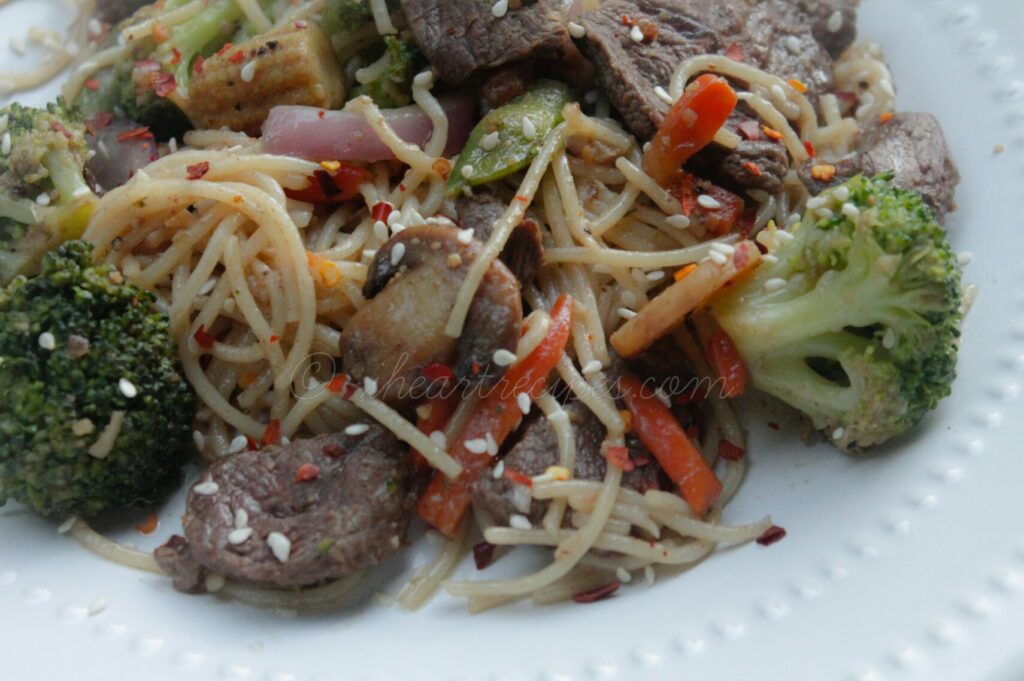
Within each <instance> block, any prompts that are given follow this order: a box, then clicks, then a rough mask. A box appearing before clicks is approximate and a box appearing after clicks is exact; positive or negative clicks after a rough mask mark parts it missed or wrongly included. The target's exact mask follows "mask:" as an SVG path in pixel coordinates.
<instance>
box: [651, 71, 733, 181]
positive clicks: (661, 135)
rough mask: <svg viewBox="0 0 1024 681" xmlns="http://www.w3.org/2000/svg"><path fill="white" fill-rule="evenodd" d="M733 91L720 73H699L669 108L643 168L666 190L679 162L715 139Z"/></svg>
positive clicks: (679, 172) (678, 175)
mask: <svg viewBox="0 0 1024 681" xmlns="http://www.w3.org/2000/svg"><path fill="white" fill-rule="evenodd" d="M736 102H737V98H736V92H735V90H733V89H732V87H730V86H729V83H728V82H727V81H726V80H725V79H724V78H722V77H721V76H713V75H711V74H705V75H703V76H700V77H698V78H697V80H695V81H694V82H693V83H691V84H690V86H689V87H687V88H686V91H685V92H684V93H683V96H682V97H680V98H679V99H678V100H677V101H676V103H675V104H674V105H673V106H672V108H671V109H670V110H669V112H668V115H666V116H665V120H664V121H663V122H662V124H661V127H660V128H658V132H657V133H655V135H654V139H652V140H651V147H650V149H648V151H647V152H646V153H645V154H644V170H645V171H646V172H647V174H648V175H650V176H651V177H653V178H654V180H655V182H657V183H658V184H660V185H661V186H662V187H665V188H666V189H668V188H670V187H672V186H674V185H675V184H676V183H678V182H679V180H680V179H681V178H682V175H683V164H684V163H686V162H687V161H689V160H690V159H691V158H692V157H693V156H694V155H695V154H696V153H697V152H698V151H700V150H701V149H703V148H704V147H706V146H707V145H708V144H710V143H711V141H712V140H713V139H714V138H715V134H716V133H718V131H719V129H721V127H722V126H723V125H725V121H726V120H727V119H728V118H729V115H730V114H731V113H732V112H733V109H735V108H736Z"/></svg>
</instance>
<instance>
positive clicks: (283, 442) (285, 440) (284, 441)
mask: <svg viewBox="0 0 1024 681" xmlns="http://www.w3.org/2000/svg"><path fill="white" fill-rule="evenodd" d="M291 443H292V441H291V440H289V439H288V438H287V437H285V436H284V435H282V436H281V446H282V447H285V446H287V445H290V444H291Z"/></svg>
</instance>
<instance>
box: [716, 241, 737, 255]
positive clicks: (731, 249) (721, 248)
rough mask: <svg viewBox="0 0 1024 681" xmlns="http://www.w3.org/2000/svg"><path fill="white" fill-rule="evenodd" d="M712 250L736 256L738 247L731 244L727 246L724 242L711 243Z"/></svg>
mask: <svg viewBox="0 0 1024 681" xmlns="http://www.w3.org/2000/svg"><path fill="white" fill-rule="evenodd" d="M711 249H712V250H715V251H718V252H719V253H721V254H722V255H735V253H736V247H735V246H733V245H731V244H727V243H725V242H723V241H713V242H712V243H711Z"/></svg>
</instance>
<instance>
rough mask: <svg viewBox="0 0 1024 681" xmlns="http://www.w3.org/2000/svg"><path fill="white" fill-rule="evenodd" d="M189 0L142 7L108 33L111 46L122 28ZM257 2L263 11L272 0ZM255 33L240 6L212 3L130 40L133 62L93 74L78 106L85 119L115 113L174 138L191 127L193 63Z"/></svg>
mask: <svg viewBox="0 0 1024 681" xmlns="http://www.w3.org/2000/svg"><path fill="white" fill-rule="evenodd" d="M187 1H188V0H164V2H163V5H162V6H161V7H160V8H159V9H158V8H157V6H156V5H147V6H145V7H143V8H142V9H140V10H139V11H138V12H136V13H135V14H134V15H132V16H131V17H129V18H128V19H125V20H124V21H123V22H121V24H120V25H118V26H117V27H116V28H115V29H114V30H113V31H111V37H110V45H114V44H116V43H117V40H118V39H119V36H120V35H121V32H122V31H124V30H125V29H126V28H130V27H131V26H135V25H138V24H139V23H141V22H143V21H145V20H147V19H153V18H154V17H157V16H158V15H159V14H160V13H163V12H169V11H172V10H175V9H177V8H179V7H181V6H183V5H185V4H187ZM258 4H259V5H260V6H261V7H262V8H263V9H264V10H265V11H266V10H268V9H269V8H270V5H271V4H272V2H271V0H258ZM157 24H158V25H159V21H158V22H157ZM129 32H130V31H129ZM256 33H257V31H256V30H255V29H254V28H253V26H252V25H251V24H250V23H249V22H248V21H247V20H246V17H245V13H244V12H243V11H242V9H241V7H240V5H239V3H238V2H236V1H235V0H212V1H211V2H210V3H209V4H208V5H207V6H206V7H205V8H204V9H203V10H202V11H201V12H199V13H197V14H195V15H193V16H192V17H190V18H188V19H186V20H185V21H183V22H181V23H178V24H175V25H174V26H172V27H170V28H161V29H160V35H159V36H157V35H151V36H149V37H147V38H144V39H140V40H137V41H135V42H133V43H132V49H131V58H130V59H127V60H124V61H123V62H121V63H119V64H116V65H114V66H112V67H110V68H108V69H106V70H104V71H102V72H101V73H99V74H97V75H96V76H95V78H94V80H95V82H94V83H93V84H92V87H91V88H85V89H83V90H82V92H81V93H80V94H79V95H78V98H77V100H76V104H78V105H79V106H80V107H81V108H82V110H83V111H84V112H85V115H86V117H91V116H94V115H96V114H98V113H103V112H112V111H116V112H117V113H119V114H121V115H122V116H123V117H125V118H127V119H129V120H133V121H136V122H138V123H141V124H142V125H145V126H147V127H149V129H150V130H151V131H152V132H153V134H154V135H155V136H156V137H157V139H160V140H165V139H168V138H170V137H175V136H178V135H180V134H182V133H184V132H185V131H187V130H188V129H190V128H191V124H190V123H189V121H188V117H187V116H186V114H187V112H188V110H189V106H188V102H189V100H188V96H189V87H188V86H189V80H190V78H191V76H192V74H193V73H194V72H195V69H196V68H197V62H198V61H199V60H200V59H205V58H206V57H209V56H210V55H211V54H213V53H214V52H216V51H218V50H220V49H221V48H223V47H224V46H225V45H227V44H228V43H231V42H235V43H238V42H242V41H244V40H247V39H248V38H251V37H253V35H255V34H256Z"/></svg>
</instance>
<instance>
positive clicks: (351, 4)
mask: <svg viewBox="0 0 1024 681" xmlns="http://www.w3.org/2000/svg"><path fill="white" fill-rule="evenodd" d="M371 21H373V11H372V10H371V9H370V3H369V2H368V1H367V0H327V1H326V2H325V3H324V11H323V19H322V20H321V22H320V26H321V28H323V29H324V32H325V33H327V35H334V34H335V33H340V32H342V31H352V30H355V29H357V28H359V27H361V26H364V25H365V24H368V23H370V22H371Z"/></svg>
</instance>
